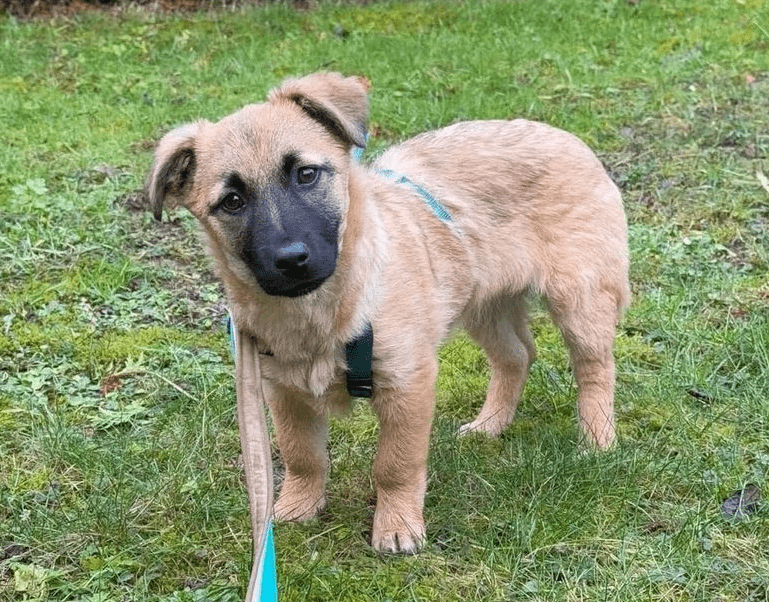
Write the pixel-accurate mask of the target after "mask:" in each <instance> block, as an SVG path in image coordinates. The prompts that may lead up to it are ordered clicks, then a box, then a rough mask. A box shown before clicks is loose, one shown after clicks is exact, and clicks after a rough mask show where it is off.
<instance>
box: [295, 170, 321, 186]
mask: <svg viewBox="0 0 769 602" xmlns="http://www.w3.org/2000/svg"><path fill="white" fill-rule="evenodd" d="M318 172H319V170H318V168H317V167H300V168H299V169H298V170H297V171H296V182H297V184H300V185H301V186H308V185H310V184H314V183H315V180H317V179H318Z"/></svg>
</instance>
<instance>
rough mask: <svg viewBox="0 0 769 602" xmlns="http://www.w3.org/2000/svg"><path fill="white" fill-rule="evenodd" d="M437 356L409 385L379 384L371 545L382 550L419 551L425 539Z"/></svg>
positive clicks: (419, 371) (388, 551) (376, 396)
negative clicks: (380, 386)
mask: <svg viewBox="0 0 769 602" xmlns="http://www.w3.org/2000/svg"><path fill="white" fill-rule="evenodd" d="M437 371H438V369H437V362H436V361H432V362H431V363H430V364H429V365H425V366H423V367H421V368H420V369H419V370H418V371H417V372H416V373H415V375H414V376H413V378H411V379H410V381H411V382H410V383H409V384H408V385H406V386H404V387H397V388H383V389H376V388H375V395H374V399H373V405H374V408H375V410H376V412H377V414H378V416H379V450H378V452H377V456H376V460H375V461H374V480H375V482H376V488H377V504H376V511H375V513H374V530H373V535H372V542H371V543H372V545H373V546H374V548H375V549H376V550H377V551H379V552H385V553H397V552H400V553H407V554H413V553H416V552H417V551H418V550H419V548H420V547H421V545H422V543H423V542H424V538H425V523H424V518H423V516H422V509H423V506H424V497H425V490H426V488H427V453H428V447H429V443H430V426H431V423H432V415H433V403H434V387H435V378H436V376H437Z"/></svg>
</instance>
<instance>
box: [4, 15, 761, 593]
mask: <svg viewBox="0 0 769 602" xmlns="http://www.w3.org/2000/svg"><path fill="white" fill-rule="evenodd" d="M0 47H1V48H2V50H1V52H2V56H3V57H4V58H3V60H2V61H0V95H1V96H2V102H0V131H2V132H3V144H2V145H0V165H2V166H3V169H2V170H0V368H1V371H0V600H9V601H10V600H30V601H31V600H41V601H42V600H50V601H56V602H59V601H61V602H64V601H67V602H69V601H73V602H74V601H78V602H111V601H134V600H136V601H139V600H141V601H151V602H192V601H202V600H217V601H230V600H240V599H242V596H243V594H244V590H245V585H246V581H247V578H248V573H249V570H250V558H251V552H250V540H249V520H248V513H247V501H246V497H245V492H244V490H243V486H242V474H241V467H240V465H239V461H238V454H239V442H238V437H237V423H236V420H235V415H234V387H233V378H232V376H233V375H232V365H231V361H230V359H229V355H228V354H229V352H228V349H227V343H226V340H225V336H224V333H223V329H222V320H223V316H224V312H225V310H224V305H223V301H222V295H221V289H220V287H219V285H218V284H217V282H216V280H215V278H214V276H213V274H212V273H211V271H210V266H209V263H208V261H207V260H206V259H205V258H204V257H203V256H202V254H201V247H200V244H199V241H198V238H197V235H196V226H195V224H194V223H193V220H192V219H191V218H190V217H189V216H187V215H185V214H183V213H181V212H180V213H178V214H176V215H174V218H173V220H171V221H169V222H165V223H163V224H156V223H155V222H153V220H152V218H151V216H150V215H149V214H148V213H147V212H146V210H143V208H142V206H141V197H140V196H139V195H137V194H136V193H137V191H138V190H140V188H141V186H142V182H143V178H144V175H145V173H146V170H147V169H148V166H149V162H150V158H151V150H152V144H153V143H154V141H156V140H157V139H158V138H159V136H160V135H162V133H163V132H165V131H166V130H168V129H169V128H170V127H172V126H174V125H177V124H180V123H184V122H187V121H191V120H194V119H198V118H208V119H216V118H218V117H220V116H222V115H224V114H226V113H228V112H230V111H232V110H234V109H236V108H238V107H239V106H241V105H243V104H245V103H248V102H254V101H259V100H261V99H262V98H263V97H264V94H265V92H266V90H267V89H268V88H269V87H271V86H273V85H276V84H277V83H278V82H279V81H280V80H281V79H282V78H283V77H285V76H288V75H295V74H302V73H306V72H310V71H314V70H317V69H334V70H340V71H343V72H347V73H360V74H364V75H366V76H367V77H369V78H370V79H371V81H372V82H373V89H372V103H371V104H372V122H371V128H372V133H373V137H372V144H371V150H370V153H371V154H376V153H377V152H379V151H380V150H381V149H382V148H384V147H385V146H387V145H389V144H391V143H392V142H394V141H397V140H400V139H402V138H405V137H407V136H409V135H412V134H414V133H416V132H419V131H422V130H424V129H428V128H432V127H437V126H440V125H445V124H448V123H451V122H453V121H456V120H459V119H466V118H509V117H518V116H521V117H526V118H530V119H537V120H541V121H546V122H548V123H551V124H553V125H556V126H559V127H562V128H564V129H567V130H569V131H572V132H574V133H575V134H577V135H579V136H580V137H581V138H583V139H584V140H585V141H586V142H588V143H589V144H590V145H591V146H592V147H593V148H595V149H596V151H597V152H598V154H599V156H600V157H601V159H602V160H603V161H604V163H605V165H606V166H607V169H608V170H609V171H610V173H611V174H612V177H613V178H614V179H615V181H617V183H618V184H619V185H620V186H621V187H622V190H623V195H624V200H625V207H626V211H627V214H628V221H629V223H630V234H631V240H630V246H631V257H632V275H631V276H632V281H633V289H634V303H633V305H632V307H631V308H630V310H629V311H628V312H627V315H626V316H625V318H624V320H623V322H622V324H621V327H620V330H619V335H618V339H617V343H616V356H617V413H618V430H619V437H620V441H619V444H618V446H617V448H616V449H614V450H613V451H611V452H608V453H605V454H583V453H581V452H580V450H579V448H578V447H577V445H576V426H575V419H574V400H575V394H576V392H575V387H574V383H573V379H572V377H571V374H570V371H569V368H568V362H567V356H566V352H565V350H564V348H563V346H562V344H561V341H560V338H559V335H558V333H557V331H556V330H555V329H554V328H553V327H552V325H551V324H550V323H549V321H548V320H547V318H546V316H545V314H544V313H543V312H542V311H541V309H539V308H538V306H536V305H535V306H534V311H533V318H532V326H533V329H534V331H535V333H536V338H537V344H538V351H539V359H538V361H537V363H536V364H535V365H534V367H533V369H532V373H531V377H530V379H529V382H528V384H527V388H526V391H525V399H524V401H523V403H522V405H521V408H520V410H519V415H518V419H517V421H516V423H515V424H514V425H513V426H512V427H511V428H510V429H509V431H508V432H507V433H505V435H504V436H503V437H502V438H501V439H499V440H486V439H483V438H480V437H469V438H463V439H458V438H457V437H456V435H455V432H456V428H457V426H458V425H459V424H460V423H461V422H463V421H467V420H468V419H470V418H472V417H473V415H474V412H475V411H477V408H478V407H479V406H480V403H481V401H482V399H483V396H484V389H485V386H486V381H487V376H488V375H487V368H486V364H485V360H484V359H483V357H482V355H481V354H480V352H479V351H478V350H477V348H476V347H475V346H474V345H473V344H472V343H470V342H469V341H468V340H467V339H466V338H464V337H463V336H458V337H457V338H456V339H455V340H453V341H452V342H451V343H450V344H449V345H447V346H446V347H445V348H444V349H443V351H442V352H441V366H442V368H441V374H440V377H439V391H440V393H439V397H438V412H437V418H436V421H435V426H434V432H433V440H432V446H431V463H430V486H429V491H428V496H427V502H426V519H427V528H428V539H429V545H428V547H427V549H426V550H425V552H424V553H422V554H421V555H419V556H417V557H408V558H387V559H382V558H379V557H377V555H376V554H374V553H373V551H372V550H371V548H370V547H369V538H370V531H371V521H372V512H373V508H372V506H371V496H372V494H373V487H372V484H371V482H370V464H371V458H372V456H373V453H374V450H375V446H376V434H377V431H376V425H375V421H374V419H373V416H372V414H371V412H370V410H369V409H368V407H367V406H366V405H365V404H361V405H359V406H357V407H356V408H355V411H354V412H353V415H352V416H351V417H350V418H349V419H346V420H338V421H335V422H334V423H333V425H332V430H331V441H330V452H331V457H332V469H331V471H332V478H331V482H330V487H329V497H330V503H329V507H328V509H327V511H326V512H325V513H324V514H323V515H322V516H321V517H319V518H318V519H315V520H313V521H312V522H310V523H309V524H307V525H283V524H281V525H279V526H278V528H277V529H276V541H277V550H278V581H279V587H280V593H281V600H286V601H290V600H308V601H311V600H350V601H353V600H354V601H358V600H372V601H373V600H377V601H378V600H392V601H401V600H403V601H406V600H420V601H427V600H462V601H464V600H468V599H478V600H495V601H496V600H542V601H544V600H559V601H560V600H574V601H576V600H612V601H615V600H616V601H622V600H628V601H634V602H635V601H639V600H655V601H656V600H686V601H689V600H696V601H703V602H704V601H715V600H720V601H723V602H731V601H735V602H736V601H748V600H750V601H753V600H767V599H769V548H767V545H766V542H767V541H769V520H767V518H768V516H769V515H767V506H766V503H765V502H763V503H761V504H759V507H758V510H757V511H756V512H753V513H750V514H749V515H748V516H746V517H745V518H744V519H742V520H736V519H730V518H727V517H725V516H724V515H723V514H722V512H721V510H720V507H721V504H722V503H723V502H724V501H725V500H726V499H727V498H728V497H729V496H730V495H731V494H732V493H733V492H734V491H736V490H740V489H742V488H743V487H744V486H745V485H747V484H748V483H752V484H755V485H757V486H758V487H760V488H762V489H764V490H766V489H767V486H768V484H769V479H768V477H767V475H768V474H769V424H768V423H767V420H769V419H768V418H767V417H769V401H768V400H769V317H768V316H769V190H767V189H766V187H765V186H764V185H762V183H761V176H762V175H765V174H769V4H767V3H766V2H764V1H762V0H742V1H738V0H715V1H712V0H708V1H706V0H659V1H656V0H642V1H641V2H639V3H630V2H626V1H624V0H600V1H593V0H571V1H566V0H542V1H539V2H537V1H534V0H522V1H519V2H494V1H491V2H489V1H470V0H468V1H465V2H436V1H433V2H421V1H420V2H373V3H370V4H368V5H366V6H362V7H357V6H350V5H349V4H348V5H336V4H333V3H324V2H321V3H319V4H318V5H317V6H316V7H315V8H314V9H313V10H310V11H305V12H296V11H293V10H291V9H290V8H287V7H286V6H284V5H282V4H277V5H270V6H262V7H255V8H243V9H237V10H227V11H222V12H219V13H211V14H188V15H183V16H182V15H161V14H150V13H140V12H136V13H135V12H131V11H130V10H128V11H125V12H124V13H123V14H121V15H120V16H117V17H114V16H108V15H105V14H98V13H91V14H84V15H80V16H76V17H71V18H67V19H60V20H53V21H35V22H21V21H17V20H15V19H13V18H10V17H0Z"/></svg>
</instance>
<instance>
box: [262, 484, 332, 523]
mask: <svg viewBox="0 0 769 602" xmlns="http://www.w3.org/2000/svg"><path fill="white" fill-rule="evenodd" d="M325 505H326V496H325V494H324V491H323V488H322V487H321V488H317V487H307V486H306V485H304V486H303V485H302V484H301V483H299V482H297V481H291V480H288V479H287V480H286V481H285V482H284V483H283V488H282V489H281V491H280V495H279V496H278V501H276V502H275V508H274V509H273V512H274V515H275V520H279V521H281V520H285V521H293V522H302V521H306V520H309V519H311V518H312V517H314V516H315V515H316V514H318V512H320V511H321V510H323V508H324V507H325Z"/></svg>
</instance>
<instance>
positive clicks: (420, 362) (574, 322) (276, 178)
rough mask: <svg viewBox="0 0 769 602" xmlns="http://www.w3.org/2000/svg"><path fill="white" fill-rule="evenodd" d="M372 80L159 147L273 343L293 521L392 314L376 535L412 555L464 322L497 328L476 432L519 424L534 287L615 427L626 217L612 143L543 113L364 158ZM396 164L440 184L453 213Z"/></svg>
mask: <svg viewBox="0 0 769 602" xmlns="http://www.w3.org/2000/svg"><path fill="white" fill-rule="evenodd" d="M367 87H368V83H367V82H366V81H365V80H363V79H361V78H344V77H342V76H340V75H337V74H328V73H320V74H315V75H310V76H308V77H305V78H301V79H295V80H289V81H287V82H285V83H284V84H283V85H282V87H280V88H278V89H276V90H274V91H272V92H271V93H270V95H269V100H268V102H266V103H264V104H260V105H252V106H247V107H245V108H244V109H242V110H241V111H239V112H237V113H234V114H232V115H230V116H228V117H225V118H224V119H222V120H221V121H220V122H218V123H215V124H213V123H209V122H199V123H195V124H191V125H187V126H183V127H181V128H179V129H177V130H174V131H173V132H171V133H169V134H168V135H166V136H165V137H164V138H163V139H162V140H161V142H160V143H159V145H158V148H157V152H156V157H155V163H154V166H153V169H152V173H151V175H150V178H149V194H150V197H151V201H152V202H153V204H154V207H155V212H156V215H158V216H159V215H160V213H161V211H162V206H163V204H164V203H165V204H182V205H184V206H185V207H187V208H188V209H189V210H190V211H191V212H192V213H193V214H194V215H195V216H196V217H197V218H198V219H199V220H200V223H201V224H202V226H203V230H204V232H205V234H206V236H207V239H208V247H209V251H210V253H211V255H212V256H213V257H214V259H215V263H216V267H217V270H218V274H219V276H220V277H221V279H222V281H223V282H224V285H225V288H226V291H227V295H228V300H229V303H230V307H231V309H232V312H233V315H234V318H235V321H236V323H237V324H238V326H239V327H240V328H241V329H242V330H243V331H245V332H248V333H250V334H251V335H252V336H253V337H254V338H255V340H256V341H257V343H258V345H259V347H260V349H261V350H262V351H263V352H267V351H269V354H267V353H265V355H263V356H262V357H261V366H262V376H263V379H264V384H265V391H266V397H267V401H268V404H269V406H270V409H271V411H272V414H273V417H274V420H275V425H276V430H277V441H278V445H279V448H280V451H281V453H282V456H283V459H284V461H285V464H286V477H285V480H284V482H283V486H282V489H281V493H280V496H279V498H278V500H277V503H276V506H275V514H276V517H277V518H278V519H289V520H303V519H307V518H309V517H312V516H313V515H315V514H316V513H317V512H318V510H320V509H321V508H322V507H323V505H324V503H325V493H324V490H325V481H326V473H327V470H328V460H327V454H326V439H327V415H328V412H329V411H330V410H331V409H333V408H339V407H342V408H344V407H347V406H348V405H349V395H348V394H347V392H346V390H345V386H344V371H345V355H344V347H345V344H346V343H347V342H348V341H350V340H351V339H352V338H354V337H355V336H356V335H358V334H359V333H360V332H361V331H362V330H363V329H364V328H365V325H366V324H367V323H368V322H370V323H371V324H372V325H373V329H374V333H375V338H374V361H373V376H374V397H373V399H372V404H373V407H374V409H375V410H376V412H377V414H378V417H379V421H380V441H379V450H378V453H377V457H376V460H375V463H374V477H375V481H376V486H377V507H376V512H375V516H374V529H373V546H374V547H375V548H376V549H377V550H380V551H385V552H388V551H390V552H396V551H401V552H413V551H416V550H417V549H418V547H419V545H420V544H421V542H422V541H423V538H424V521H423V517H422V507H423V498H424V494H425V489H426V463H427V451H428V442H429V434H430V426H431V420H432V413H433V403H434V399H433V398H434V383H435V378H436V374H437V371H438V363H437V360H436V349H437V348H438V346H439V345H440V344H441V342H442V341H443V340H444V339H445V338H446V337H447V335H449V333H450V332H451V330H452V329H453V328H455V327H458V326H461V327H464V328H465V329H466V330H467V331H468V332H469V333H470V334H471V335H472V336H473V337H474V338H475V340H476V341H478V343H479V344H480V345H481V346H482V347H483V349H484V350H485V351H486V353H487V355H488V358H489V362H490V364H491V374H492V376H491V382H490V384H489V391H488V396H487V398H486V402H485V403H484V405H483V407H482V408H481V410H480V413H479V415H478V417H477V418H476V419H475V420H474V421H472V422H470V423H469V424H466V425H464V426H463V427H462V429H461V431H462V432H463V433H467V432H475V431H477V432H485V433H488V434H490V435H498V434H500V433H501V432H502V431H503V429H505V427H506V426H507V425H509V424H510V422H511V421H512V420H513V416H514V414H515V410H516V406H517V404H518V401H519V398H520V395H521V391H522V389H523V385H524V380H525V378H526V374H527V372H528V369H529V366H530V365H531V363H532V361H533V360H534V355H535V351H534V344H533V342H532V339H531V336H530V334H529V330H528V327H527V319H526V305H525V297H526V296H527V295H528V294H530V293H535V294H539V295H541V296H542V297H543V298H544V299H545V300H546V302H547V306H548V308H549V309H550V312H551V314H552V317H553V319H554V320H555V322H556V323H557V324H558V326H559V327H560V329H561V331H562V333H563V336H564V340H565V341H566V344H567V345H568V347H569V350H570V352H571V359H572V364H573V370H574V375H575V379H576V381H577V384H578V387H579V399H578V409H579V419H580V423H581V428H582V432H583V433H584V435H585V437H586V439H588V440H589V441H592V442H593V443H595V444H596V445H597V446H598V447H602V448H603V447H607V446H609V445H610V444H611V443H612V441H613V440H614V413H613V395H614V391H613V389H614V361H613V357H612V343H613V339H614V330H615V325H616V323H617V319H618V316H619V313H620V312H621V310H622V308H624V307H625V306H626V305H627V303H628V300H629V286H628V252H627V241H626V238H627V229H626V224H625V216H624V212H623V208H622V202H621V198H620V194H619V192H618V190H617V188H616V186H615V185H614V184H613V183H612V181H611V180H610V179H609V177H608V175H607V174H606V172H605V170H604V169H603V167H602V165H601V163H600V162H599V161H598V159H597V158H596V157H595V155H594V154H593V153H592V152H591V151H590V150H589V149H588V148H587V146H585V145H584V144H583V143H582V142H580V141H579V140H578V139H577V138H575V137H574V136H572V135H570V134H567V133H565V132H563V131H560V130H557V129H555V128H552V127H549V126H547V125H543V124H540V123H534V122H530V121H525V120H514V121H476V122H465V123H458V124H456V125H452V126H450V127H447V128H444V129H441V130H438V131H433V132H429V133H425V134H422V135H419V136H417V137H415V138H412V139H410V140H408V141H406V142H404V143H402V144H400V145H398V146H396V147H394V148H391V149H390V150H388V151H387V152H385V153H384V154H383V155H382V156H381V157H380V158H379V159H378V160H377V161H376V163H375V164H374V165H373V166H372V167H365V166H362V165H359V164H357V163H356V162H355V161H353V160H351V158H350V151H351V149H352V148H353V147H354V146H363V145H364V143H365V133H366V121H367V115H368V106H367ZM381 170H392V171H393V172H395V173H397V174H399V175H403V176H406V177H407V178H408V179H409V180H410V181H411V182H413V183H415V185H418V186H421V187H423V188H424V189H426V190H429V192H430V194H431V195H433V196H434V197H435V198H437V199H439V201H440V202H441V204H442V205H443V206H444V207H445V209H446V210H447V211H448V213H449V214H450V215H451V216H452V220H451V221H442V220H440V219H439V218H438V217H437V216H436V215H435V214H434V213H433V212H432V210H431V208H430V207H429V206H428V205H427V204H426V203H425V202H424V200H423V199H422V198H421V196H420V195H419V194H418V192H415V190H414V187H413V186H408V185H404V184H402V183H398V182H396V181H394V180H393V179H392V178H388V177H386V176H385V175H383V174H382V171H381ZM313 178H314V179H313ZM311 180H312V181H311Z"/></svg>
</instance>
